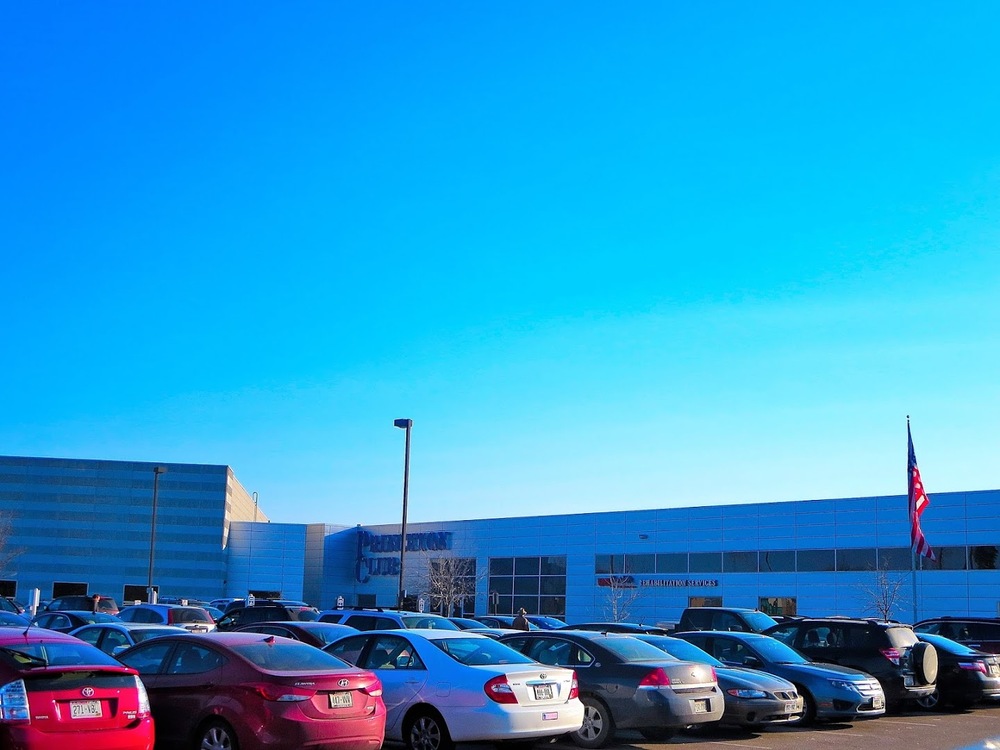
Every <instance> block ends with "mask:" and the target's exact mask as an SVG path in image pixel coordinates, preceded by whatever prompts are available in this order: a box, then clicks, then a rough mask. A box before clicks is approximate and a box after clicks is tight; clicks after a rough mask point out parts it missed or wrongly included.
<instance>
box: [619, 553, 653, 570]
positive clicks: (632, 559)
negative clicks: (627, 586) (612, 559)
mask: <svg viewBox="0 0 1000 750" xmlns="http://www.w3.org/2000/svg"><path fill="white" fill-rule="evenodd" d="M625 572H626V573H655V572H656V555H653V554H649V555H625Z"/></svg>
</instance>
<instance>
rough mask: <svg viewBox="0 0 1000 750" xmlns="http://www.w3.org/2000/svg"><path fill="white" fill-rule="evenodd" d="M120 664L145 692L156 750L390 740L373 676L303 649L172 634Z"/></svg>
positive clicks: (334, 748)
mask: <svg viewBox="0 0 1000 750" xmlns="http://www.w3.org/2000/svg"><path fill="white" fill-rule="evenodd" d="M118 659H119V660H120V661H122V662H123V663H124V664H127V665H128V666H130V667H132V668H134V669H136V670H137V671H138V672H139V674H140V676H141V677H142V680H143V682H144V683H145V684H146V690H147V692H148V693H149V701H150V704H151V705H152V708H153V717H154V719H155V720H156V730H157V731H156V747H157V750H164V749H165V748H170V747H176V748H184V750H188V748H191V747H198V748H203V749H205V750H215V749H216V748H218V749H219V750H222V749H223V748H237V747H238V748H240V750H293V748H294V749H295V750H298V749H299V748H303V747H308V748H310V749H311V750H378V748H379V747H381V745H382V741H383V738H384V736H385V704H384V703H383V701H382V683H381V682H379V680H378V678H377V677H376V676H375V675H374V673H372V672H369V671H367V670H363V669H358V668H356V667H353V666H351V665H350V664H348V663H347V662H345V661H342V660H340V659H338V658H337V657H335V656H332V655H331V654H327V653H325V652H324V651H320V650H319V649H318V648H315V647H313V646H309V645H307V644H305V643H301V642H299V641H294V640H291V639H288V638H282V637H280V636H274V635H263V634H260V633H218V632H216V633H209V634H207V635H198V634H191V635H177V636H165V637H161V638H156V639H153V640H150V641H146V642H144V643H139V644H136V645H135V646H133V647H132V648H130V649H128V650H126V651H123V652H122V653H121V654H119V655H118Z"/></svg>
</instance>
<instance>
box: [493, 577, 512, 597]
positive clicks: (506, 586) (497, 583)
mask: <svg viewBox="0 0 1000 750" xmlns="http://www.w3.org/2000/svg"><path fill="white" fill-rule="evenodd" d="M490 591H496V592H497V593H498V594H513V593H514V579H513V578H490Z"/></svg>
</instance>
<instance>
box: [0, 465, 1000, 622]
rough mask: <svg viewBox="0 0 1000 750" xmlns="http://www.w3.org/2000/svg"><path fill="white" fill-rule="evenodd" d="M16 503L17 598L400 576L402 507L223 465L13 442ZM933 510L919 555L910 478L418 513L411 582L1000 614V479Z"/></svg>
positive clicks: (408, 571)
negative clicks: (905, 490)
mask: <svg viewBox="0 0 1000 750" xmlns="http://www.w3.org/2000/svg"><path fill="white" fill-rule="evenodd" d="M157 466H160V468H161V469H165V472H164V473H161V474H159V475H158V478H157V474H156V473H155V472H154V469H155V468H156V467H157ZM154 481H155V482H156V485H157V492H156V495H157V507H156V510H155V513H154V510H153V494H154ZM0 513H3V514H4V516H5V517H6V518H7V519H8V521H9V523H10V529H9V533H8V534H7V539H6V544H5V547H4V550H5V551H6V552H7V553H10V552H16V553H17V554H16V555H15V556H14V557H13V558H12V559H11V560H10V561H9V562H8V563H7V564H6V566H5V567H4V569H3V570H0V579H2V580H0V588H2V593H4V594H7V595H15V596H17V597H19V598H27V597H28V592H29V591H30V590H31V589H35V588H37V589H39V590H40V592H41V598H43V599H48V598H51V597H53V596H56V595H60V594H63V593H70V592H71V591H70V590H72V591H74V592H75V591H82V592H86V593H93V592H100V593H104V594H110V595H113V596H115V597H116V598H119V599H120V600H124V601H130V600H132V599H133V598H144V594H143V592H144V591H145V590H146V587H147V584H148V579H149V578H150V567H152V574H151V577H152V581H153V584H154V586H155V587H157V590H158V591H159V593H160V594H161V595H167V594H170V595H175V596H186V597H190V598H200V599H210V598H215V597H219V596H243V595H244V594H246V593H247V592H248V591H251V592H253V593H254V594H255V595H259V596H262V595H269V594H270V595H280V596H283V597H286V598H294V599H305V600H307V601H309V602H311V603H313V604H315V605H317V606H319V607H320V608H334V607H336V606H351V605H361V606H385V607H390V606H393V605H395V603H396V601H397V595H398V590H399V587H400V576H399V565H400V557H401V555H400V546H401V539H400V528H399V526H398V525H380V526H342V525H331V524H323V523H317V524H283V523H271V522H269V521H268V519H267V517H266V516H265V515H264V512H263V509H261V508H258V507H257V506H256V503H255V502H254V499H253V497H252V496H251V495H250V494H248V493H247V492H246V490H245V489H244V488H243V487H242V486H241V485H240V483H239V482H238V481H237V479H236V478H235V476H234V475H233V472H232V470H231V469H230V468H229V467H226V466H204V465H196V464H169V463H168V464H162V465H158V464H153V463H142V462H119V461H94V460H76V459H50V458H18V457H0ZM254 518H256V519H257V520H256V521H254ZM923 529H924V532H925V533H926V535H927V538H928V540H929V542H930V543H931V544H932V545H933V547H934V550H935V552H936V554H937V560H935V561H933V562H932V561H929V560H922V562H921V565H920V568H921V569H919V570H917V571H915V572H914V571H912V556H911V552H910V546H909V544H910V540H909V533H910V528H909V520H908V514H907V500H906V496H905V495H897V496H886V497H867V498H842V499H835V500H805V501H798V502H781V503H755V504H734V505H714V506H703V507H702V506H700V507H686V508H667V509H662V510H637V511H611V512H605V513H586V514H573V515H561V516H535V517H528V518H498V519H489V520H468V521H465V520H442V521H440V522H434V523H419V524H414V523H410V524H408V526H407V535H406V536H407V538H406V550H405V552H404V560H405V564H404V572H405V580H403V581H402V584H403V588H404V589H405V591H406V594H407V596H408V601H409V602H410V603H411V604H415V605H417V606H419V604H420V603H423V605H424V606H425V607H428V608H431V607H433V606H434V605H436V604H437V601H436V599H437V593H438V592H439V591H440V587H441V578H442V574H444V577H446V578H448V579H449V580H452V581H455V580H458V581H459V584H458V585H457V587H456V586H452V590H453V591H454V590H458V591H459V593H461V594H465V595H464V596H460V597H459V598H458V600H457V601H456V606H457V607H460V608H461V609H462V610H463V611H464V612H466V613H478V614H484V613H487V612H501V613H510V612H513V611H515V610H516V609H517V608H519V607H524V608H525V609H527V610H529V611H530V612H538V613H547V614H554V615H559V616H562V617H564V618H565V619H567V621H569V622H574V621H575V622H580V621H587V620H607V619H628V620H632V621H641V622H647V623H648V622H659V621H671V620H675V619H676V618H677V616H678V615H679V613H680V611H681V610H682V609H683V608H684V607H685V606H688V605H689V604H691V603H695V604H725V605H730V606H751V607H760V608H761V609H765V610H770V611H772V612H775V613H778V612H783V613H795V612H798V613H811V614H824V615H826V614H845V615H869V616H875V615H877V614H879V612H880V611H882V608H883V607H884V606H885V604H884V603H885V602H886V600H889V601H890V603H891V606H892V607H893V614H894V616H896V617H897V618H900V619H912V618H914V617H915V618H922V617H925V616H932V615H939V614H963V615H966V614H967V615H980V616H997V615H998V614H1000V611H998V606H1000V555H998V551H1000V490H979V491H971V492H951V493H938V494H933V495H932V497H931V507H930V509H929V510H928V511H927V512H926V513H925V514H924V516H923ZM151 543H152V545H151ZM151 549H152V554H151ZM150 561H152V565H151V564H150ZM137 593H138V594H143V595H141V596H137ZM880 602H881V604H880Z"/></svg>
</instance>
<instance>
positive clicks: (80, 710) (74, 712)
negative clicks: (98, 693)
mask: <svg viewBox="0 0 1000 750" xmlns="http://www.w3.org/2000/svg"><path fill="white" fill-rule="evenodd" d="M69 715H70V717H71V718H73V719H100V718H101V716H103V714H102V712H101V702H100V701H70V702H69Z"/></svg>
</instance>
